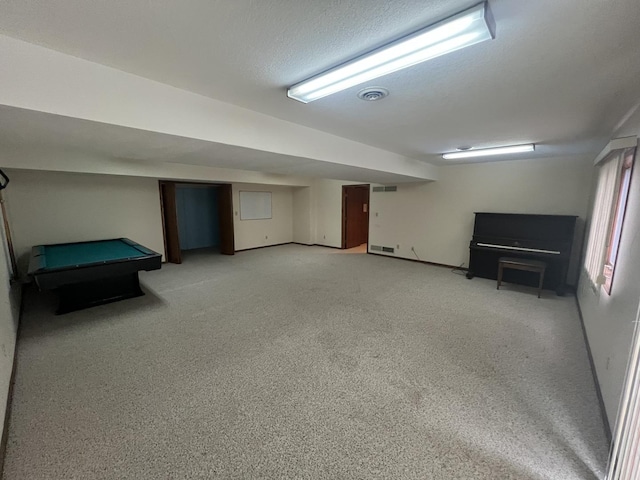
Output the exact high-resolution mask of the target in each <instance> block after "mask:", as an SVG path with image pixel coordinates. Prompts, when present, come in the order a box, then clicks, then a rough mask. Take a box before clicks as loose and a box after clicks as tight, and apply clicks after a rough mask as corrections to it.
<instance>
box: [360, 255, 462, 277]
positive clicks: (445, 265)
mask: <svg viewBox="0 0 640 480" xmlns="http://www.w3.org/2000/svg"><path fill="white" fill-rule="evenodd" d="M367 253H368V254H369V255H375V256H376V257H384V258H393V259H394V260H406V261H407V262H415V263H422V264H424V265H433V266H434V267H442V268H452V269H454V270H460V271H463V272H466V271H467V270H469V269H468V268H465V267H461V266H459V265H448V264H446V263H436V262H428V261H426V260H418V259H417V258H404V257H395V256H391V255H383V254H381V253H375V252H367Z"/></svg>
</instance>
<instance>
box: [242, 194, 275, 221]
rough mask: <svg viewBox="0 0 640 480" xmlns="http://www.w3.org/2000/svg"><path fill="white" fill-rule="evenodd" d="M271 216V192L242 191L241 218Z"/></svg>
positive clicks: (260, 218) (252, 218) (254, 218)
mask: <svg viewBox="0 0 640 480" xmlns="http://www.w3.org/2000/svg"><path fill="white" fill-rule="evenodd" d="M269 218H271V192H244V191H240V220H264V219H269Z"/></svg>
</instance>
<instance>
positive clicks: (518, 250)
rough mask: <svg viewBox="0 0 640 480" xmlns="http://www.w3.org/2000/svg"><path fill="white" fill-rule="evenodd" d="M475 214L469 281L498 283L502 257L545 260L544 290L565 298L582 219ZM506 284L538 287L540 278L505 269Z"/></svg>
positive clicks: (574, 217) (555, 216)
mask: <svg viewBox="0 0 640 480" xmlns="http://www.w3.org/2000/svg"><path fill="white" fill-rule="evenodd" d="M475 215H476V219H475V224H474V227H473V238H472V239H471V243H470V245H469V271H468V272H467V278H473V277H474V276H478V277H482V278H491V279H494V280H495V279H496V278H497V276H498V259H499V258H500V257H515V258H529V259H535V260H542V261H544V262H546V263H547V271H546V273H545V277H544V285H543V288H545V289H549V290H555V291H556V293H557V294H558V295H564V292H565V290H566V285H567V269H568V266H569V259H570V258H571V246H572V245H573V236H574V230H575V225H576V219H577V218H578V217H576V216H570V215H527V214H519V213H485V212H476V214H475ZM504 281H505V282H511V283H519V284H523V285H531V286H537V281H538V279H537V276H536V275H531V272H523V271H518V270H505V272H504Z"/></svg>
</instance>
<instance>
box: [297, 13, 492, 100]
mask: <svg viewBox="0 0 640 480" xmlns="http://www.w3.org/2000/svg"><path fill="white" fill-rule="evenodd" d="M494 27H495V25H494V22H493V17H492V15H491V11H490V10H489V5H488V3H487V2H483V3H479V4H478V5H476V6H474V7H471V8H469V9H467V10H465V11H463V12H460V13H458V14H457V15H454V16H452V17H449V18H447V19H446V20H442V21H441V22H438V23H436V24H434V25H431V26H429V27H426V28H423V29H422V30H418V31H417V32H415V33H412V34H410V35H408V36H406V37H404V38H401V39H400V40H397V41H395V42H393V43H390V44H389V45H386V46H384V47H381V48H378V49H377V50H374V51H372V52H370V53H368V54H366V55H363V56H361V57H358V58H356V59H354V60H351V61H350V62H347V63H344V64H342V65H340V66H338V67H336V68H333V69H331V70H328V71H327V72H324V73H321V74H320V75H316V76H315V77H312V78H310V79H308V80H305V81H303V82H300V83H298V84H296V85H294V86H292V87H291V88H289V90H287V96H288V97H289V98H293V99H294V100H298V101H300V102H302V103H309V102H313V101H314V100H318V99H319V98H322V97H326V96H327V95H331V94H333V93H336V92H339V91H341V90H345V89H347V88H350V87H353V86H355V85H359V84H361V83H364V82H367V81H369V80H373V79H374V78H378V77H381V76H383V75H387V74H388V73H392V72H396V71H398V70H401V69H403V68H407V67H411V66H412V65H416V64H418V63H421V62H424V61H426V60H430V59H432V58H435V57H439V56H440V55H444V54H446V53H450V52H454V51H456V50H459V49H461V48H464V47H468V46H470V45H474V44H476V43H480V42H484V41H485V40H491V39H492V38H495V28H494Z"/></svg>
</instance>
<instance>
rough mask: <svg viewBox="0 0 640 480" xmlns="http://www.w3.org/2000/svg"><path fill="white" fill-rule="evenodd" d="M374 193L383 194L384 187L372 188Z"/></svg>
mask: <svg viewBox="0 0 640 480" xmlns="http://www.w3.org/2000/svg"><path fill="white" fill-rule="evenodd" d="M373 191H374V192H384V187H373Z"/></svg>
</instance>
